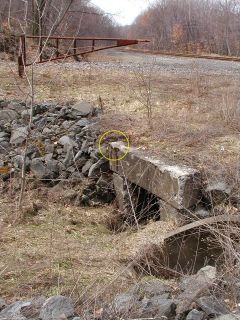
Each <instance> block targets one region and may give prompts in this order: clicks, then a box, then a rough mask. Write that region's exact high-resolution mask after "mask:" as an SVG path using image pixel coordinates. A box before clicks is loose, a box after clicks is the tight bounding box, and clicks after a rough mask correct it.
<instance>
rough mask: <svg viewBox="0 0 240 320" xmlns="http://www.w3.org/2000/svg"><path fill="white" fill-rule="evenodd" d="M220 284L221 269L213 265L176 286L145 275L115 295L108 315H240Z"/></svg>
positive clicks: (198, 318) (189, 319)
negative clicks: (221, 292) (222, 295)
mask: <svg viewBox="0 0 240 320" xmlns="http://www.w3.org/2000/svg"><path fill="white" fill-rule="evenodd" d="M216 288H217V272H216V268H214V267H211V266H206V267H204V268H202V269H201V270H199V271H198V273H197V274H195V275H192V276H185V277H184V278H182V280H181V282H180V284H179V285H178V286H175V287H172V286H169V285H167V284H165V283H164V282H162V281H161V280H159V279H156V278H150V279H147V280H144V279H143V280H142V281H141V282H140V283H138V284H137V285H134V286H133V287H132V288H130V290H129V291H127V292H126V293H123V294H119V295H117V296H116V297H115V299H114V301H113V302H112V304H111V305H110V306H109V307H108V308H107V309H105V311H104V312H105V315H104V316H105V318H104V319H119V318H120V319H156V320H160V319H176V320H179V319H186V320H204V319H211V318H215V319H219V320H220V319H222V320H223V319H226V320H232V319H240V310H239V309H237V308H236V309H235V310H234V312H232V313H231V311H230V309H229V307H228V306H227V304H226V303H225V302H224V301H223V300H222V299H221V298H220V296H218V294H217V290H216ZM214 289H215V290H214ZM214 291H215V292H214Z"/></svg>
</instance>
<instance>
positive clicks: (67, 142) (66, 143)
mask: <svg viewBox="0 0 240 320" xmlns="http://www.w3.org/2000/svg"><path fill="white" fill-rule="evenodd" d="M58 143H59V144H60V145H62V146H70V147H77V143H76V142H74V141H73V140H72V139H71V138H70V137H69V136H63V137H61V138H60V139H59V141H58Z"/></svg>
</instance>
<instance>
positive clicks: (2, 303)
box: [0, 298, 6, 311]
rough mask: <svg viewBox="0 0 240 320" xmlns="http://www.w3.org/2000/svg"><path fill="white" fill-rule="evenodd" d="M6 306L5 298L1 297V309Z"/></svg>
mask: <svg viewBox="0 0 240 320" xmlns="http://www.w3.org/2000/svg"><path fill="white" fill-rule="evenodd" d="M4 307H6V302H5V301H4V300H3V299H1V298H0V311H1V310H2V309H3V308H4Z"/></svg>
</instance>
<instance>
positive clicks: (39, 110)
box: [32, 104, 48, 117]
mask: <svg viewBox="0 0 240 320" xmlns="http://www.w3.org/2000/svg"><path fill="white" fill-rule="evenodd" d="M46 111H48V106H47V105H43V104H37V105H34V106H33V110H32V112H33V117H35V116H36V115H38V114H43V113H45V112H46Z"/></svg>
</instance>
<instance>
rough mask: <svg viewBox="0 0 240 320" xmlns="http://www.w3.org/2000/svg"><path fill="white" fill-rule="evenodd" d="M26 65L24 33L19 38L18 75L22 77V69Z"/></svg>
mask: <svg viewBox="0 0 240 320" xmlns="http://www.w3.org/2000/svg"><path fill="white" fill-rule="evenodd" d="M25 66H26V43H25V35H22V36H20V38H19V55H18V74H19V77H21V78H22V77H23V74H24V70H25Z"/></svg>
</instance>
